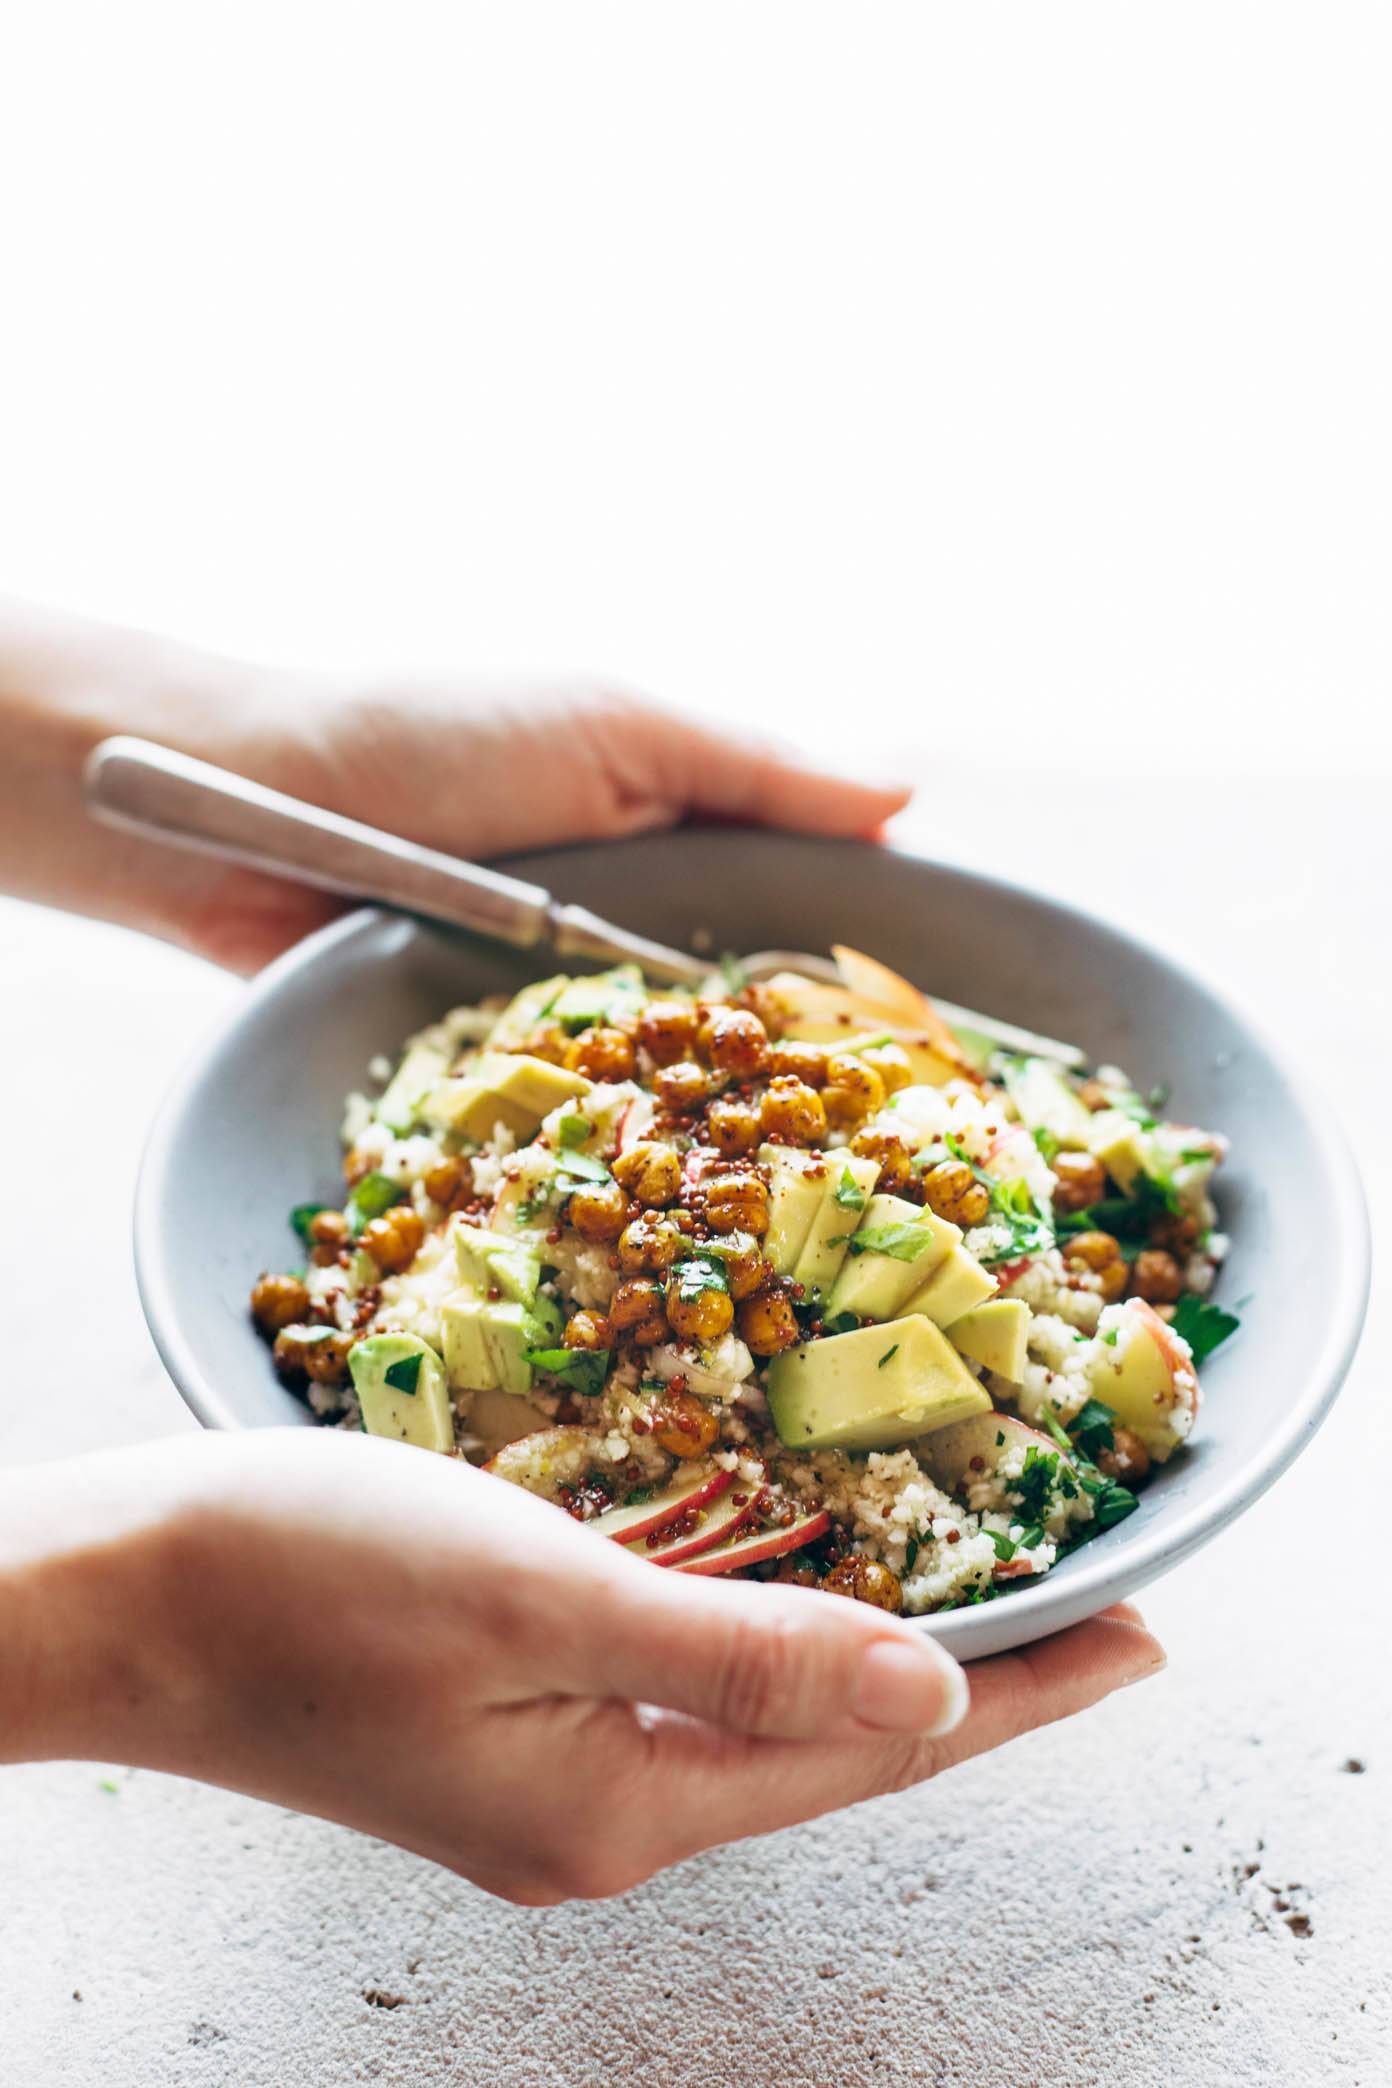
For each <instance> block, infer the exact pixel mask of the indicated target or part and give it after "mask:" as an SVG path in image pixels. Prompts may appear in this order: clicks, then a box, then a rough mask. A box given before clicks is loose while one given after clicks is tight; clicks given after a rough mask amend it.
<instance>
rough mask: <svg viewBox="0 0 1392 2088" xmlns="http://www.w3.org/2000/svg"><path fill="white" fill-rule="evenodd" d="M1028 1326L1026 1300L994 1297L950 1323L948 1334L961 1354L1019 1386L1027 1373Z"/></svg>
mask: <svg viewBox="0 0 1392 2088" xmlns="http://www.w3.org/2000/svg"><path fill="white" fill-rule="evenodd" d="M1029 1323H1030V1309H1029V1307H1028V1305H1026V1303H1025V1302H1024V1300H1023V1298H992V1299H991V1301H990V1303H989V1304H987V1305H976V1306H973V1308H972V1310H971V1311H970V1312H964V1313H963V1314H962V1316H961V1318H960V1319H955V1320H950V1321H949V1322H948V1325H947V1327H946V1330H945V1331H946V1334H947V1338H948V1340H949V1341H950V1342H951V1343H952V1346H953V1347H954V1348H955V1349H958V1350H960V1352H961V1353H962V1355H964V1356H970V1357H971V1359H972V1361H973V1363H984V1364H985V1366H986V1368H987V1369H988V1370H994V1371H995V1373H996V1375H997V1376H998V1377H1003V1378H1008V1379H1009V1380H1010V1382H1011V1384H1012V1385H1018V1384H1019V1383H1020V1381H1021V1379H1022V1378H1023V1377H1024V1374H1025V1343H1026V1340H1027V1338H1028V1336H1029Z"/></svg>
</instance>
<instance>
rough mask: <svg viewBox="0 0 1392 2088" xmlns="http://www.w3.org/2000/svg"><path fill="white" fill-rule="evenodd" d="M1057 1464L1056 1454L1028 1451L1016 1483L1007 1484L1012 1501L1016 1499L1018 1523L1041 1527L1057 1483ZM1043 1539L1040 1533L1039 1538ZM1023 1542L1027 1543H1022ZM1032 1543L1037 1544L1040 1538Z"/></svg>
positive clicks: (1052, 1451) (1055, 1452)
mask: <svg viewBox="0 0 1392 2088" xmlns="http://www.w3.org/2000/svg"><path fill="white" fill-rule="evenodd" d="M1058 1473H1059V1461H1058V1452H1057V1451H1056V1450H1034V1449H1031V1450H1030V1451H1029V1452H1028V1453H1027V1455H1026V1457H1025V1463H1024V1469H1023V1470H1022V1471H1021V1473H1020V1475H1019V1477H1018V1478H1016V1479H1010V1480H1007V1481H1006V1484H1007V1486H1008V1488H1009V1491H1010V1495H1011V1498H1012V1501H1013V1499H1014V1496H1015V1495H1016V1494H1018V1495H1019V1497H1020V1499H1019V1504H1018V1505H1019V1520H1020V1521H1022V1522H1023V1521H1029V1522H1031V1523H1040V1524H1042V1523H1043V1522H1044V1521H1045V1519H1046V1517H1047V1515H1048V1512H1049V1505H1050V1503H1049V1496H1050V1494H1051V1493H1052V1492H1053V1490H1054V1486H1055V1484H1056V1482H1057V1480H1058ZM1042 1535H1043V1531H1042V1529H1041V1531H1040V1536H1042ZM1021 1541H1022V1542H1027V1540H1025V1539H1022V1540H1021ZM1034 1542H1035V1543H1036V1544H1037V1543H1038V1542H1039V1538H1038V1537H1036V1538H1035V1539H1034Z"/></svg>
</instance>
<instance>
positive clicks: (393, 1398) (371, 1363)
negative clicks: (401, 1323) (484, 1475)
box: [348, 1334, 454, 1451]
mask: <svg viewBox="0 0 1392 2088" xmlns="http://www.w3.org/2000/svg"><path fill="white" fill-rule="evenodd" d="M348 1369H349V1371H350V1372H351V1374H352V1379H353V1390H354V1391H355V1392H356V1393H357V1395H358V1405H359V1407H360V1408H361V1409H362V1418H363V1427H364V1428H365V1429H366V1430H367V1432H368V1434H369V1435H379V1436H393V1437H395V1439H396V1440H397V1441H398V1442H402V1443H415V1444H417V1445H418V1446H419V1448H420V1449H422V1450H441V1451H446V1450H452V1449H453V1448H454V1415H453V1413H452V1411H451V1409H450V1403H449V1394H448V1392H447V1391H446V1390H445V1371H444V1366H443V1364H442V1363H441V1361H440V1358H439V1357H438V1356H437V1355H436V1353H435V1351H434V1349H432V1348H430V1347H428V1346H427V1344H426V1343H425V1342H423V1341H420V1340H418V1339H417V1337H416V1336H415V1335H414V1334H370V1335H369V1336H368V1338H367V1340H366V1341H359V1342H357V1343H355V1345H354V1346H353V1347H352V1348H351V1349H349V1351H348Z"/></svg>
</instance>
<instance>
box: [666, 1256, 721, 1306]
mask: <svg viewBox="0 0 1392 2088" xmlns="http://www.w3.org/2000/svg"><path fill="white" fill-rule="evenodd" d="M675 1273H676V1278H677V1297H678V1298H679V1300H680V1301H681V1303H682V1304H683V1305H694V1304H695V1302H696V1300H697V1299H698V1298H699V1297H700V1295H701V1293H702V1291H708V1290H714V1291H728V1290H729V1288H730V1279H729V1277H728V1276H727V1275H726V1273H725V1270H724V1268H723V1267H722V1265H721V1264H720V1263H719V1262H718V1261H715V1260H713V1259H712V1258H711V1256H710V1255H708V1254H693V1255H692V1257H691V1259H690V1261H682V1262H678V1263H677V1265H676V1272H675Z"/></svg>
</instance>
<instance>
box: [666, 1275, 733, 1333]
mask: <svg viewBox="0 0 1392 2088" xmlns="http://www.w3.org/2000/svg"><path fill="white" fill-rule="evenodd" d="M667 1318H668V1321H669V1322H670V1324H671V1327H672V1330H673V1332H674V1333H676V1334H679V1335H680V1336H681V1339H682V1340H683V1341H695V1342H699V1343H700V1344H701V1345H702V1346H703V1347H704V1346H705V1345H706V1344H707V1343H709V1342H712V1341H719V1339H720V1337H721V1335H722V1334H728V1333H729V1331H730V1329H731V1327H732V1326H733V1325H734V1320H735V1307H734V1301H733V1299H732V1298H731V1296H730V1294H729V1292H728V1291H723V1290H717V1289H716V1288H715V1287H714V1286H703V1287H702V1288H701V1289H699V1290H692V1289H687V1288H685V1287H684V1285H683V1280H682V1276H681V1272H680V1271H677V1272H676V1273H674V1274H673V1275H671V1276H669V1277H668V1279H667Z"/></svg>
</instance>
